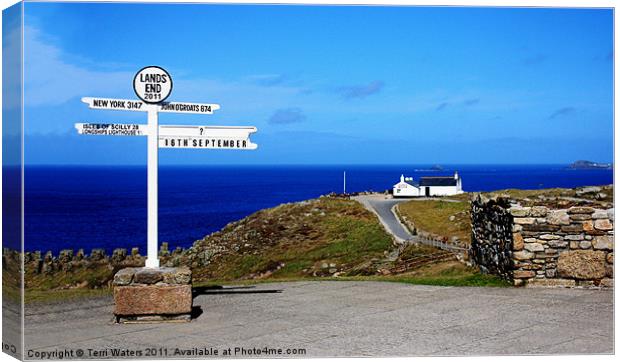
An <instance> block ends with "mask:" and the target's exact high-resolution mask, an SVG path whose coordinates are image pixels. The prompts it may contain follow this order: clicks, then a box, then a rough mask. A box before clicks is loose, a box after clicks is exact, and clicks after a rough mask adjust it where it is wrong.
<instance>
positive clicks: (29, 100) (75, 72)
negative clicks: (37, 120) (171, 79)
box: [24, 27, 133, 106]
mask: <svg viewBox="0 0 620 362" xmlns="http://www.w3.org/2000/svg"><path fill="white" fill-rule="evenodd" d="M24 58H25V59H24V86H25V87H24V88H25V89H24V90H25V92H24V96H25V97H24V98H25V103H26V104H25V106H45V105H57V104H62V103H64V102H66V101H68V100H70V99H73V98H76V97H84V96H88V95H97V96H110V95H113V94H114V93H116V92H118V89H119V87H130V86H131V83H130V82H131V79H132V77H133V74H132V73H131V72H122V71H107V72H102V71H94V70H90V69H86V68H84V67H80V66H78V65H74V64H70V63H68V62H66V61H65V60H64V59H63V52H62V50H61V49H60V48H59V47H57V46H55V45H52V44H51V43H50V42H46V41H45V39H44V35H43V34H42V33H41V32H40V31H39V30H38V29H37V28H34V27H25V28H24Z"/></svg>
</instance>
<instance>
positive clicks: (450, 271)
mask: <svg viewBox="0 0 620 362" xmlns="http://www.w3.org/2000/svg"><path fill="white" fill-rule="evenodd" d="M393 248H394V246H393V244H392V239H391V237H390V236H389V234H387V233H386V232H385V230H384V229H383V227H382V226H381V225H380V223H379V221H378V219H377V218H376V216H375V215H374V214H372V213H371V212H369V211H367V210H366V209H365V208H364V207H363V206H362V205H360V204H359V203H358V202H356V201H352V200H348V199H342V198H326V197H324V198H320V199H316V200H309V201H305V202H300V203H293V204H284V205H280V206H278V207H275V208H271V209H265V210H261V211H259V212H257V213H255V214H253V215H250V216H248V217H247V218H244V219H242V220H239V221H237V222H233V223H231V224H229V225H227V226H226V227H225V228H224V229H222V230H221V231H219V232H216V233H214V234H211V235H209V236H207V237H205V238H204V239H202V240H199V241H197V242H196V243H195V244H194V247H193V248H192V249H191V251H190V252H189V253H188V254H189V255H193V256H194V257H197V256H198V255H201V254H204V253H209V254H210V255H211V257H210V259H209V263H208V264H207V265H206V266H204V265H200V266H199V265H194V267H193V268H192V269H193V273H194V284H195V285H196V286H201V285H214V284H218V285H221V284H253V283H257V282H276V281H297V280H377V281H391V282H405V283H414V284H431V285H451V286H452V285H459V286H483V285H485V286H503V285H504V284H502V282H501V281H500V280H499V279H496V278H494V277H490V276H485V275H481V274H479V273H478V272H477V271H476V270H475V269H474V268H469V267H467V266H465V265H463V264H461V263H458V262H454V261H448V262H441V263H436V264H434V265H427V266H424V267H421V268H418V269H416V270H414V271H413V272H408V273H405V274H401V275H376V274H375V273H376V268H374V267H373V266H372V262H373V261H380V260H382V259H384V258H385V256H386V254H387V253H388V252H390V251H392V250H393ZM427 249H428V250H427ZM435 252H437V250H436V249H433V248H426V249H425V247H409V248H407V249H405V250H404V252H403V255H402V257H403V258H408V257H412V256H419V255H424V254H428V253H431V254H432V253H435ZM188 254H185V255H184V256H183V257H182V258H181V260H179V262H180V263H181V264H184V265H190V263H191V262H192V260H191V259H189V260H188V259H183V258H185V257H187V255H188ZM326 265H327V268H326V267H325V266H326ZM334 271H336V272H337V273H338V275H339V276H338V277H334V276H333V274H334ZM110 273H113V271H112V272H111V271H110V270H109V269H105V268H95V269H94V270H91V271H86V270H83V269H82V270H79V271H77V270H76V271H75V272H58V273H56V274H55V275H52V276H48V275H35V276H33V275H28V274H27V285H28V286H29V287H28V289H27V292H26V301H27V302H33V301H52V300H63V299H75V298H80V297H90V296H98V295H105V294H109V293H110V289H109V288H107V287H105V285H103V284H99V289H90V288H91V286H92V285H97V283H96V281H95V280H93V278H97V277H100V278H104V279H106V280H109V278H110ZM84 280H86V281H89V283H88V286H86V287H82V288H76V286H77V285H79V284H80V282H82V284H85V283H83V281H84Z"/></svg>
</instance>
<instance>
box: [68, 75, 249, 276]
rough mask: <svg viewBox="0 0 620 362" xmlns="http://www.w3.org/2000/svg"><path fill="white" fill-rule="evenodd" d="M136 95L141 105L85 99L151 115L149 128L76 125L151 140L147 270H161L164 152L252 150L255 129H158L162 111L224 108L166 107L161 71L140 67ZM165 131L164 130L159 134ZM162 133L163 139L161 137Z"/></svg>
mask: <svg viewBox="0 0 620 362" xmlns="http://www.w3.org/2000/svg"><path fill="white" fill-rule="evenodd" d="M134 91H135V92H136V95H137V96H138V98H140V99H141V101H135V100H128V99H111V98H93V97H84V98H82V101H83V102H84V103H87V104H88V106H89V107H90V108H92V109H103V110H119V111H142V112H147V121H148V122H147V124H146V126H145V125H141V124H134V125H128V124H113V123H76V124H75V128H76V129H77V131H78V133H79V134H85V135H106V136H145V135H146V136H147V198H148V200H147V213H148V214H147V246H148V249H147V258H146V261H145V266H146V267H147V268H159V255H158V252H159V242H158V231H159V228H158V224H159V220H158V197H159V192H158V172H159V149H160V148H206V149H246V150H254V149H256V147H257V145H256V144H254V143H252V142H251V141H250V134H251V133H254V132H256V127H247V126H246V127H218V126H167V125H163V126H161V127H160V126H159V112H171V113H193V114H213V111H215V110H217V109H219V108H220V106H219V105H218V104H209V103H180V102H172V103H165V102H164V101H165V100H166V98H168V96H169V95H170V92H171V91H172V77H170V74H168V72H166V71H165V70H164V69H162V68H160V67H155V66H151V67H145V68H142V69H141V70H140V71H139V72H138V73H137V74H136V76H135V77H134ZM160 131H161V132H160ZM160 133H161V134H162V138H161V139H160V137H159V136H160Z"/></svg>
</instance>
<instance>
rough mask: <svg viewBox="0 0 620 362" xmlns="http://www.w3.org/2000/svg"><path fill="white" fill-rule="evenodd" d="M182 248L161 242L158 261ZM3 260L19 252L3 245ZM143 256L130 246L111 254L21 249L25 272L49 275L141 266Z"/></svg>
mask: <svg viewBox="0 0 620 362" xmlns="http://www.w3.org/2000/svg"><path fill="white" fill-rule="evenodd" d="M184 250H185V249H182V248H180V247H178V248H176V249H175V250H173V251H170V250H168V243H165V242H164V243H162V244H161V245H160V250H159V258H160V262H161V263H162V264H165V263H166V262H167V261H168V260H169V259H172V257H174V256H177V255H180V254H182V253H183V251H184ZM2 257H3V260H4V262H5V263H7V262H11V261H12V262H18V261H19V252H17V251H14V250H9V249H3V255H2ZM145 259H146V257H145V256H142V255H140V251H139V249H138V248H132V249H131V250H130V251H129V252H128V251H127V249H124V248H118V249H114V251H113V252H112V254H111V255H108V254H107V253H106V251H105V250H104V249H92V250H91V252H90V254H87V253H85V252H84V249H79V250H78V251H77V252H74V250H71V249H66V250H61V251H60V252H59V253H58V255H54V254H53V253H52V252H51V251H48V252H46V253H42V252H40V251H32V252H30V251H29V252H25V253H24V266H25V270H26V273H27V274H47V275H51V274H54V273H56V272H71V271H74V270H77V269H80V268H86V269H88V268H92V267H95V266H101V265H105V266H108V267H109V268H110V270H112V269H118V268H122V267H139V266H144V261H145Z"/></svg>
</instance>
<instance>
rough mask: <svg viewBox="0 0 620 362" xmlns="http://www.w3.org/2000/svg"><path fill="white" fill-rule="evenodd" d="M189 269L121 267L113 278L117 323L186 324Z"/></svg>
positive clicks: (188, 310)
mask: <svg viewBox="0 0 620 362" xmlns="http://www.w3.org/2000/svg"><path fill="white" fill-rule="evenodd" d="M191 282H192V273H191V271H190V270H189V268H186V267H181V268H125V269H122V270H120V271H118V272H117V273H116V275H114V282H113V284H114V316H115V319H116V322H117V323H155V322H189V321H191V312H192V285H191Z"/></svg>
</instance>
